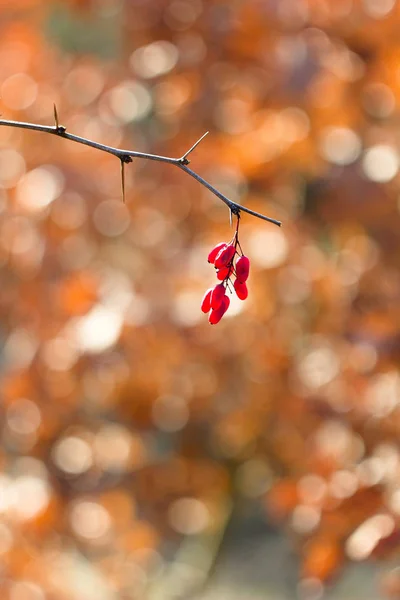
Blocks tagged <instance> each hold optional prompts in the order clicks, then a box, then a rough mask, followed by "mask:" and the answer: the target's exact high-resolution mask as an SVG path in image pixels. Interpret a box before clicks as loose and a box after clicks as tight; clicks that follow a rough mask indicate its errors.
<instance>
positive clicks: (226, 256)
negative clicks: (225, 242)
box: [214, 245, 236, 269]
mask: <svg viewBox="0 0 400 600" xmlns="http://www.w3.org/2000/svg"><path fill="white" fill-rule="evenodd" d="M235 252H236V248H235V246H232V245H229V246H227V247H226V248H222V250H220V251H219V252H218V254H217V256H216V258H215V261H214V265H215V268H216V269H221V267H226V266H227V265H228V264H229V263H230V262H231V260H232V258H233V257H234V256H235Z"/></svg>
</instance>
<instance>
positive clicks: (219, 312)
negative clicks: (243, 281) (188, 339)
mask: <svg viewBox="0 0 400 600" xmlns="http://www.w3.org/2000/svg"><path fill="white" fill-rule="evenodd" d="M230 303H231V301H230V300H229V296H226V295H225V296H223V297H222V301H221V304H220V305H219V307H218V308H216V309H213V310H212V311H211V312H210V314H209V317H208V322H209V323H210V324H211V325H216V324H217V323H219V322H220V320H221V319H222V317H223V316H224V314H225V313H226V311H227V310H228V308H229V304H230Z"/></svg>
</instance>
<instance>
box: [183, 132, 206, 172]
mask: <svg viewBox="0 0 400 600" xmlns="http://www.w3.org/2000/svg"><path fill="white" fill-rule="evenodd" d="M209 133H210V132H209V131H206V132H205V133H203V135H202V136H201V138H199V139H198V140H197V142H195V143H194V144H193V146H192V147H191V148H189V150H188V151H187V152H185V154H184V155H183V156H182V158H181V159H180V160H181V162H182V163H183V164H184V165H187V164H189V163H188V162H185V161H186V157H187V156H188V155H189V154H190V153H191V152H193V150H194V149H195V148H196V146H198V145H199V144H200V142H201V141H202V140H204V138H205V137H206V135H208V134H209Z"/></svg>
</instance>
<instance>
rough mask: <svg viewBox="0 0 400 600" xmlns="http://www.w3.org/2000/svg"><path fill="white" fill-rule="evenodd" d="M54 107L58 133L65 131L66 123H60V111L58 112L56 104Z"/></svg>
mask: <svg viewBox="0 0 400 600" xmlns="http://www.w3.org/2000/svg"><path fill="white" fill-rule="evenodd" d="M53 107H54V123H55V125H54V127H55V130H56V133H65V132H66V128H65V127H64V125H60V123H59V122H58V112H57V107H56V105H55V104H53Z"/></svg>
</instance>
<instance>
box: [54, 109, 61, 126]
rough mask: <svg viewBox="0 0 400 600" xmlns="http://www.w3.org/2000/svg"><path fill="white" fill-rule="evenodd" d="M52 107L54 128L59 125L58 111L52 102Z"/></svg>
mask: <svg viewBox="0 0 400 600" xmlns="http://www.w3.org/2000/svg"><path fill="white" fill-rule="evenodd" d="M53 107H54V121H55V124H56V125H55V127H56V129H58V128H59V127H60V124H59V122H58V113H57V106H56V105H55V104H53Z"/></svg>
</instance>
